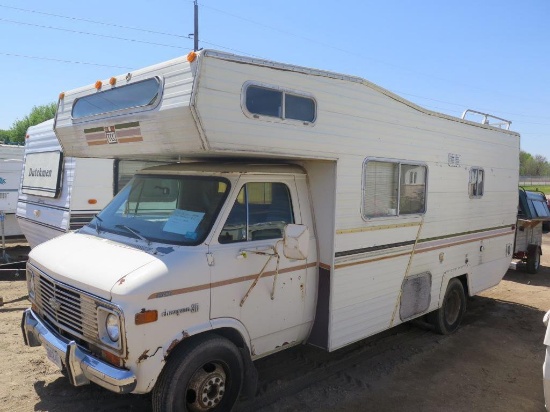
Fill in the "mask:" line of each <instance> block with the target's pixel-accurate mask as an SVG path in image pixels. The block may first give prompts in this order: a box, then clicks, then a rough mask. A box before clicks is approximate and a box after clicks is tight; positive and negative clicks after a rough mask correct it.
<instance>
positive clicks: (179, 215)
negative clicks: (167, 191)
mask: <svg viewBox="0 0 550 412" xmlns="http://www.w3.org/2000/svg"><path fill="white" fill-rule="evenodd" d="M203 217H204V213H203V212H192V211H190V210H181V209H176V210H174V211H173V212H172V214H171V215H170V218H169V219H168V221H167V222H166V223H165V224H164V228H163V229H162V230H164V231H165V232H171V233H177V234H180V235H186V234H187V233H189V232H191V233H194V232H195V231H196V230H197V226H198V225H199V223H200V222H201V220H202V218H203Z"/></svg>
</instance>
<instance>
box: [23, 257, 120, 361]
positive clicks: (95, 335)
mask: <svg viewBox="0 0 550 412" xmlns="http://www.w3.org/2000/svg"><path fill="white" fill-rule="evenodd" d="M29 276H30V277H32V278H34V285H35V286H34V290H35V293H34V297H31V301H32V302H33V304H34V305H33V306H35V309H36V310H37V311H38V312H37V314H38V315H39V316H40V317H41V318H42V320H43V321H44V322H45V323H47V324H48V325H49V326H50V327H51V328H53V329H55V330H56V331H57V332H58V333H59V334H61V335H63V336H64V337H66V338H68V339H70V340H75V341H77V343H79V344H81V345H83V346H84V347H87V348H88V349H91V346H94V347H96V348H102V349H107V350H109V351H111V352H113V351H114V352H117V353H118V355H120V356H123V355H124V354H125V353H126V347H125V342H124V341H123V340H122V341H121V342H119V346H118V347H113V345H109V344H106V343H105V342H103V341H102V340H101V337H100V335H101V334H103V335H105V330H104V328H103V330H102V331H100V330H99V329H100V328H98V308H102V309H103V310H104V311H105V310H107V311H108V312H112V313H114V314H116V315H117V316H119V318H120V322H121V335H122V336H124V316H123V314H122V311H121V310H120V308H119V307H118V306H117V305H114V304H112V303H110V302H109V301H106V300H105V299H101V298H98V297H96V296H93V295H91V294H88V293H86V292H83V291H81V290H79V289H76V288H73V287H71V286H69V285H67V284H65V283H62V282H58V281H56V280H55V279H53V278H51V277H50V276H48V275H46V274H45V273H44V272H42V271H41V270H39V269H38V268H36V267H35V266H33V265H32V264H30V263H27V277H29ZM27 281H29V280H27ZM36 310H35V311H36Z"/></svg>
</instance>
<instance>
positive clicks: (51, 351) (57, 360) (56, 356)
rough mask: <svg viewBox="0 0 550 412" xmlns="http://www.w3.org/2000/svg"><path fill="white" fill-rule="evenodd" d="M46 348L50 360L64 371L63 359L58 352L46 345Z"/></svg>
mask: <svg viewBox="0 0 550 412" xmlns="http://www.w3.org/2000/svg"><path fill="white" fill-rule="evenodd" d="M44 347H45V348H46V356H47V357H48V359H49V360H50V361H51V362H53V363H54V364H55V365H56V366H57V367H58V368H59V369H63V363H61V357H60V356H59V354H58V353H57V351H56V350H55V349H54V348H52V347H50V346H48V345H44Z"/></svg>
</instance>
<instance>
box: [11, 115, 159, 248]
mask: <svg viewBox="0 0 550 412" xmlns="http://www.w3.org/2000/svg"><path fill="white" fill-rule="evenodd" d="M53 123H54V120H53V119H51V120H48V121H45V122H43V123H40V124H38V125H36V126H32V127H30V128H29V130H28V132H27V136H26V144H25V158H24V168H23V170H22V176H21V167H20V169H19V176H18V183H19V181H20V182H21V187H20V190H19V192H20V193H19V199H18V200H17V220H18V222H19V226H20V227H21V230H22V231H23V233H24V235H25V237H26V238H27V241H28V243H29V245H30V247H31V248H33V247H35V246H37V245H39V244H40V243H42V242H45V241H46V240H49V239H52V238H54V237H56V236H59V235H60V234H63V233H66V232H68V231H69V230H76V229H79V228H81V227H82V226H84V225H85V224H87V223H88V222H89V221H90V220H91V219H92V218H93V217H94V216H95V215H96V214H97V213H98V212H99V211H100V210H101V209H103V207H104V206H105V205H106V204H107V203H109V201H110V200H111V199H112V198H113V195H114V194H116V193H118V191H119V190H120V189H121V188H122V187H123V186H124V185H125V184H126V183H127V182H128V181H129V180H130V179H131V177H132V176H133V175H134V173H135V172H136V171H137V170H139V169H142V168H144V167H146V166H147V165H152V164H154V163H151V162H142V161H118V160H115V159H92V158H75V157H64V153H63V150H62V149H61V146H60V144H59V140H58V139H57V136H56V135H55V132H54V130H53ZM16 193H17V192H16Z"/></svg>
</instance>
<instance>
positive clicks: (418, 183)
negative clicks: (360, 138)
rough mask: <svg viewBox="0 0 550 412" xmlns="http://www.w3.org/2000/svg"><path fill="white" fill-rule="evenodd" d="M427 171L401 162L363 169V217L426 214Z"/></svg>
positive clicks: (377, 163) (376, 162) (374, 164)
mask: <svg viewBox="0 0 550 412" xmlns="http://www.w3.org/2000/svg"><path fill="white" fill-rule="evenodd" d="M427 170H428V169H427V167H426V166H424V165H413V164H407V163H401V162H398V161H395V162H390V161H379V160H369V161H367V162H366V163H365V166H364V168H363V216H364V217H365V218H372V217H384V216H399V215H406V214H418V213H424V212H425V211H426V177H427Z"/></svg>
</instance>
